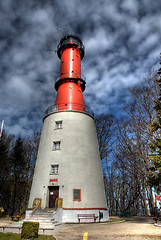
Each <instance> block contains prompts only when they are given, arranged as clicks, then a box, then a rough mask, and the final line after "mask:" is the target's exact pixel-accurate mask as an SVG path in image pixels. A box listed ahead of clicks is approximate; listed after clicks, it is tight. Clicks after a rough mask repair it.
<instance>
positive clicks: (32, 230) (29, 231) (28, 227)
mask: <svg viewBox="0 0 161 240" xmlns="http://www.w3.org/2000/svg"><path fill="white" fill-rule="evenodd" d="M38 231H39V223H38V222H24V223H23V225H22V231H21V237H22V238H37V237H38Z"/></svg>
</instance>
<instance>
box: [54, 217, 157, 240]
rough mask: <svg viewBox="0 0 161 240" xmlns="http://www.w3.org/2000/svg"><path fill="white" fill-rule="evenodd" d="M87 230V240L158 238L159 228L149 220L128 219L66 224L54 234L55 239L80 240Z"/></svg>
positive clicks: (150, 239)
mask: <svg viewBox="0 0 161 240" xmlns="http://www.w3.org/2000/svg"><path fill="white" fill-rule="evenodd" d="M84 232H88V234H89V240H155V239H156V240H159V239H161V228H159V227H155V226H154V224H153V221H152V219H149V221H147V219H146V220H144V219H143V220H141V221H137V220H136V219H135V220H131V221H130V220H128V221H125V222H122V223H95V224H66V225H64V226H63V227H62V228H61V229H59V232H57V233H56V234H55V237H56V239H57V240H64V239H65V240H82V239H83V234H84Z"/></svg>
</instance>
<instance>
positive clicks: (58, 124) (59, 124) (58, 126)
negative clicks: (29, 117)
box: [55, 121, 62, 129]
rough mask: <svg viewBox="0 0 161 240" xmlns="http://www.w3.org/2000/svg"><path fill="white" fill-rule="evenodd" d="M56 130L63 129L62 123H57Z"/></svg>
mask: <svg viewBox="0 0 161 240" xmlns="http://www.w3.org/2000/svg"><path fill="white" fill-rule="evenodd" d="M55 127H56V129H59V128H62V121H58V122H55Z"/></svg>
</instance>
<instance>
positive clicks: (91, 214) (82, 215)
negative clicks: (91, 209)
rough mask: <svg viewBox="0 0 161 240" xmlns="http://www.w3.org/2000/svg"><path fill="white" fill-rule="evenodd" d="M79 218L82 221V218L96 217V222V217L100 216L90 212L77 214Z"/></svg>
mask: <svg viewBox="0 0 161 240" xmlns="http://www.w3.org/2000/svg"><path fill="white" fill-rule="evenodd" d="M77 217H78V220H79V222H80V219H94V222H95V221H96V218H98V217H97V216H96V215H95V214H94V213H88V214H83V213H82V214H78V215H77Z"/></svg>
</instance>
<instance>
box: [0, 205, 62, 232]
mask: <svg viewBox="0 0 161 240" xmlns="http://www.w3.org/2000/svg"><path fill="white" fill-rule="evenodd" d="M53 214H54V210H53V209H41V208H37V209H35V211H34V212H33V214H32V215H31V217H30V219H25V220H23V221H19V222H15V223H12V224H10V225H7V226H0V232H13V233H21V229H22V224H23V222H28V221H29V222H39V234H43V235H53V234H54V230H55V228H56V226H57V225H58V222H57V221H55V220H54V218H53Z"/></svg>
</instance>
